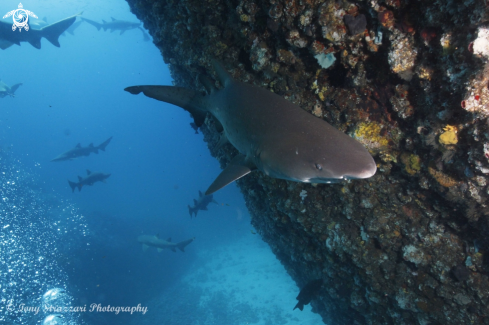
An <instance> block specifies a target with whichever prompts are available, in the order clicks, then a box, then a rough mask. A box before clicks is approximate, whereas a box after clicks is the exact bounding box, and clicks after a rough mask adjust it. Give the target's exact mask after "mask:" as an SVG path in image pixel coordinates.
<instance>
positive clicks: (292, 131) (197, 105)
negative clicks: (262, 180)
mask: <svg viewBox="0 0 489 325" xmlns="http://www.w3.org/2000/svg"><path fill="white" fill-rule="evenodd" d="M211 63H212V66H213V67H214V70H215V71H216V75H217V77H218V79H219V82H220V84H221V85H222V86H223V89H220V90H218V89H217V88H216V86H215V83H214V82H212V81H211V80H210V79H209V78H207V77H206V76H204V75H201V78H200V81H201V83H202V84H203V85H204V87H205V88H206V90H207V94H206V95H203V94H201V93H200V92H199V91H195V90H191V89H186V88H182V87H172V86H133V87H128V88H126V89H125V90H126V91H127V92H129V93H131V94H139V93H141V92H142V93H143V94H145V95H146V96H148V97H151V98H154V99H157V100H160V101H163V102H167V103H171V104H174V105H177V106H180V107H182V108H183V109H185V110H187V111H188V112H190V113H191V114H192V116H193V118H194V123H195V125H197V126H201V125H202V124H203V123H204V119H205V118H206V116H207V114H210V115H212V116H213V117H214V119H215V121H216V124H217V125H218V129H222V130H223V132H222V135H221V140H220V141H219V143H220V144H223V143H226V142H229V143H230V144H232V145H233V146H234V147H235V148H236V149H237V150H238V152H239V153H238V154H237V155H236V156H235V157H234V158H233V159H232V160H231V161H230V162H229V164H228V165H227V166H226V168H225V169H224V170H223V171H222V172H221V174H219V176H218V177H217V178H216V179H215V180H214V182H213V183H212V184H211V185H210V186H209V188H208V189H207V191H206V192H205V194H206V195H208V194H212V193H214V192H215V191H217V190H219V189H221V188H223V187H224V186H226V185H228V184H230V183H232V182H234V181H235V180H237V179H239V178H241V177H243V176H245V175H247V174H249V173H251V172H252V171H254V170H260V171H261V172H263V173H265V174H266V175H268V176H270V177H273V178H279V179H285V180H289V181H295V182H302V183H334V182H339V181H341V180H344V179H363V178H369V177H372V176H373V175H374V174H375V172H376V171H377V166H376V163H375V161H374V159H373V158H372V156H371V155H370V153H369V152H368V150H367V149H366V148H365V147H364V146H363V145H362V144H361V143H360V142H358V141H356V140H355V139H353V138H352V137H350V136H349V135H347V134H345V133H343V132H341V131H339V130H338V129H336V128H335V127H333V126H331V125H330V124H328V123H327V122H326V121H325V120H323V119H321V118H318V117H316V116H314V115H312V114H310V113H308V112H307V111H305V110H304V109H302V108H301V107H300V106H298V105H296V104H294V103H292V102H290V101H288V100H286V99H285V98H283V97H281V96H279V95H277V94H275V93H272V92H271V91H269V90H267V89H264V88H261V87H257V86H254V85H249V84H246V83H244V82H240V81H236V80H234V79H233V78H232V77H231V75H229V73H228V72H227V71H226V70H225V69H224V67H223V66H222V65H221V64H219V63H218V62H217V61H216V60H211Z"/></svg>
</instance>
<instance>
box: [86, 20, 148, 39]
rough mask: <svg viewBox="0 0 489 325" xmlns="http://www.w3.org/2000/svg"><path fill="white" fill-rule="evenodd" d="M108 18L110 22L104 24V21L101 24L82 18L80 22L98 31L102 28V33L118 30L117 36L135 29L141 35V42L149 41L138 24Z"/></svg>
mask: <svg viewBox="0 0 489 325" xmlns="http://www.w3.org/2000/svg"><path fill="white" fill-rule="evenodd" d="M110 18H112V21H109V22H106V21H105V20H102V24H101V23H97V22H96V21H93V20H90V19H86V18H82V20H83V21H85V22H87V23H89V24H90V25H92V26H95V27H96V28H97V30H100V29H101V28H102V29H103V30H104V31H106V30H107V29H108V30H110V32H111V33H112V32H114V31H116V30H118V31H120V34H119V35H122V34H124V33H125V32H126V31H127V30H130V29H136V28H137V29H139V30H140V31H141V32H142V33H143V40H144V41H149V36H148V35H147V34H146V32H145V31H144V29H142V28H141V23H140V22H139V23H134V22H130V21H125V20H119V19H115V18H114V17H110Z"/></svg>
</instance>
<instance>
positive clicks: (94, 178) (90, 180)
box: [68, 169, 110, 192]
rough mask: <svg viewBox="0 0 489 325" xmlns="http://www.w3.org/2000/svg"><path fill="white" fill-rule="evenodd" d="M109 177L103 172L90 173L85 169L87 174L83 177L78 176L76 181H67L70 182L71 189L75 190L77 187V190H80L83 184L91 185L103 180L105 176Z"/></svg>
mask: <svg viewBox="0 0 489 325" xmlns="http://www.w3.org/2000/svg"><path fill="white" fill-rule="evenodd" d="M109 177H110V174H104V173H100V172H95V173H92V172H91V171H89V170H88V169H87V176H86V177H85V178H83V177H81V176H78V183H75V182H71V181H68V184H70V187H71V191H72V192H75V188H77V187H78V191H81V189H82V187H83V186H85V185H89V186H92V185H93V184H94V183H96V182H104V183H105V180H106V179H107V178H109Z"/></svg>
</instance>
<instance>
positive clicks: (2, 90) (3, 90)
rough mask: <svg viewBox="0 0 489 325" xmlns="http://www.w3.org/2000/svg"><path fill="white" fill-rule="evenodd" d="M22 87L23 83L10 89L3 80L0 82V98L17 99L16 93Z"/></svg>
mask: <svg viewBox="0 0 489 325" xmlns="http://www.w3.org/2000/svg"><path fill="white" fill-rule="evenodd" d="M20 86H22V84H21V83H19V84H15V85H13V86H12V87H9V86H7V85H6V84H5V83H4V82H3V81H2V80H0V98H4V97H6V96H10V97H15V92H16V91H17V88H19V87H20Z"/></svg>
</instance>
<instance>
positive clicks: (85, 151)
mask: <svg viewBox="0 0 489 325" xmlns="http://www.w3.org/2000/svg"><path fill="white" fill-rule="evenodd" d="M110 140H112V137H110V138H108V139H107V140H105V141H104V142H102V143H101V144H100V145H98V146H96V147H95V146H94V145H93V143H90V144H89V145H88V147H82V146H81V145H80V144H77V145H76V146H75V147H74V148H73V149H70V150H68V151H66V152H63V153H62V154H61V155H59V156H58V157H56V158H54V159H52V160H51V161H64V160H73V159H75V158H79V157H84V156H89V155H90V154H91V153H92V152H93V153H96V154H98V151H99V150H102V151H105V147H107V145H108V144H109V142H110Z"/></svg>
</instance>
